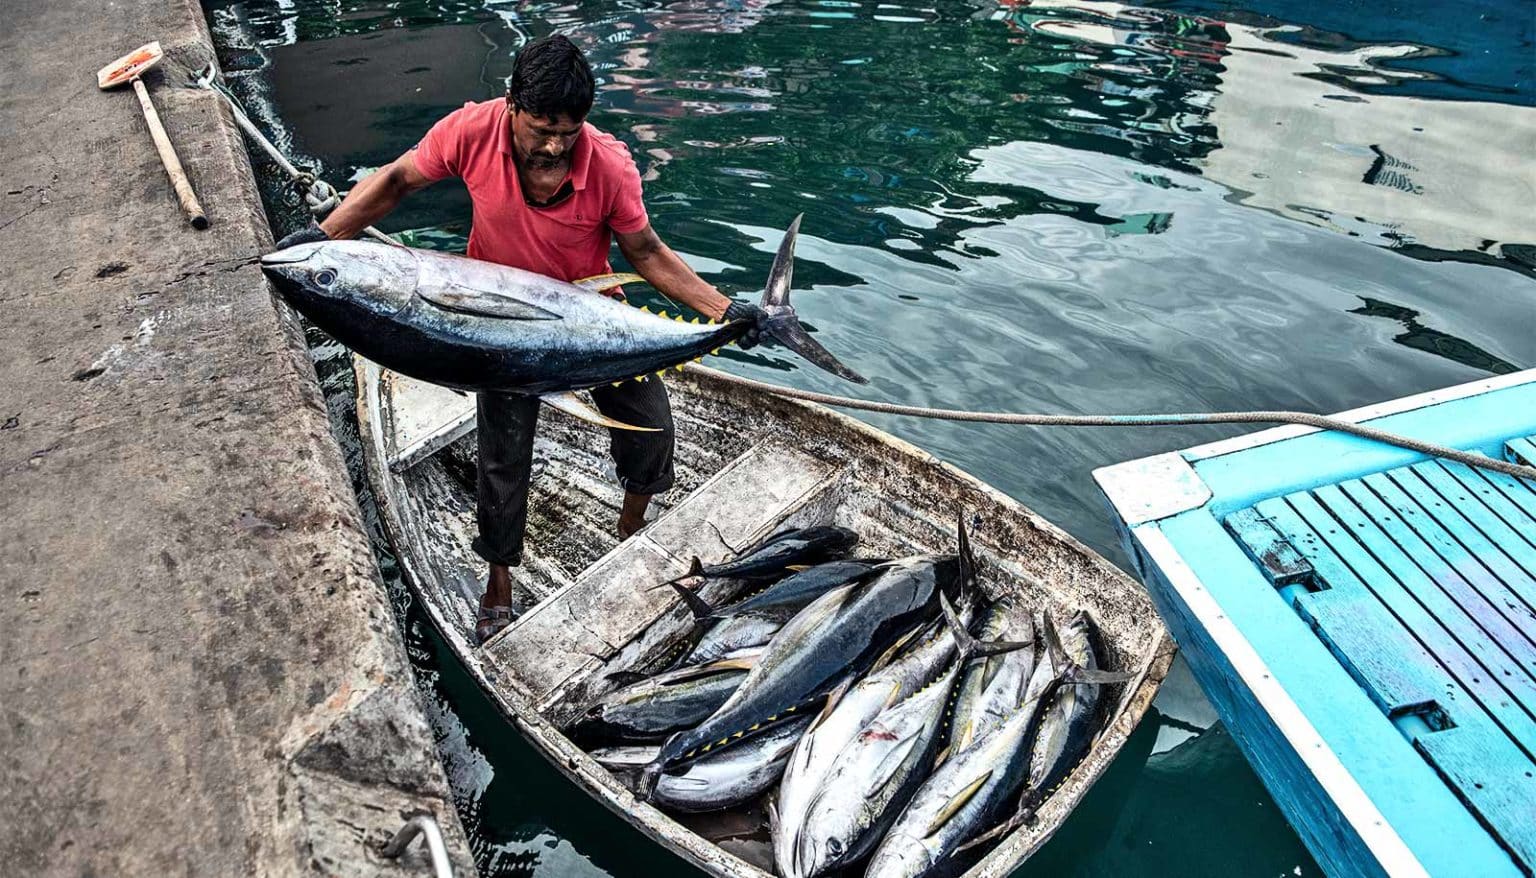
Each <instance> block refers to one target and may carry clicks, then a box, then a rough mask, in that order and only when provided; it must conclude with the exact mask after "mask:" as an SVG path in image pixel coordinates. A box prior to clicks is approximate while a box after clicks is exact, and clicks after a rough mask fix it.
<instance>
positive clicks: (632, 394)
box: [592, 378, 675, 496]
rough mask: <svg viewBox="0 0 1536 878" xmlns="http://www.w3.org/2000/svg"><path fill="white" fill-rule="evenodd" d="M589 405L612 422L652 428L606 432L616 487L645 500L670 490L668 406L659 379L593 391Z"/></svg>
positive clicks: (670, 460)
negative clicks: (616, 479) (591, 403)
mask: <svg viewBox="0 0 1536 878" xmlns="http://www.w3.org/2000/svg"><path fill="white" fill-rule="evenodd" d="M592 401H593V402H594V403H596V404H597V408H598V410H599V411H601V412H602V413H603V414H605V415H607V416H608V417H610V418H613V419H614V420H616V421H623V422H624V423H626V424H633V425H635V426H636V427H655V428H656V432H654V433H642V432H636V431H634V430H609V431H608V435H609V443H608V450H609V452H610V453H611V454H612V455H613V466H614V470H615V471H617V473H618V476H619V486H620V487H622V488H623V489H624V490H625V491H627V492H628V493H631V494H645V495H647V496H649V495H651V494H660V493H662V492H663V491H666V490H668V489H670V488H671V487H672V484H673V481H674V480H675V474H674V472H673V467H672V452H673V446H674V444H675V443H674V435H673V432H674V431H673V425H672V405H671V403H670V401H668V399H667V388H666V385H664V384H662V383H661V379H659V378H649V379H647V380H645V381H625V382H624V383H623V384H620V385H618V386H617V387H613V386H608V387H597V388H593V390H592Z"/></svg>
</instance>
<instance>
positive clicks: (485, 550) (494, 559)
mask: <svg viewBox="0 0 1536 878" xmlns="http://www.w3.org/2000/svg"><path fill="white" fill-rule="evenodd" d="M469 547H470V548H471V549H474V550H475V554H476V555H479V556H480V558H481V559H482V560H484V561H485V562H486V563H487V564H500V565H501V566H503V567H521V566H523V554H522V553H521V552H519V553H517V554H516V555H503V554H500V553H498V552H497V551H496V550H495V549H493V548H492V547H491V546H489V545H487V544H486V542H485V540H483V539H481V538H480V537H475V539H474V541H472V542H471V543H470V544H469Z"/></svg>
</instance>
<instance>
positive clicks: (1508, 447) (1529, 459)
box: [1504, 436, 1536, 466]
mask: <svg viewBox="0 0 1536 878" xmlns="http://www.w3.org/2000/svg"><path fill="white" fill-rule="evenodd" d="M1504 450H1505V451H1506V452H1507V453H1508V454H1509V459H1510V460H1513V461H1515V462H1516V463H1523V464H1526V465H1527V466H1536V436H1526V437H1525V438H1523V439H1511V440H1510V441H1508V442H1506V443H1504Z"/></svg>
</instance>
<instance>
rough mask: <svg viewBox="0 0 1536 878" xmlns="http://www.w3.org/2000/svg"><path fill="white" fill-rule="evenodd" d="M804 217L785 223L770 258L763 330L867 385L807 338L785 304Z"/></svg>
mask: <svg viewBox="0 0 1536 878" xmlns="http://www.w3.org/2000/svg"><path fill="white" fill-rule="evenodd" d="M804 216H805V214H801V215H800V216H797V217H795V221H794V222H792V223H790V224H789V230H788V231H786V232H785V233H784V240H782V241H780V242H779V252H778V253H777V254H776V255H775V256H774V257H773V268H772V269H771V270H769V272H768V285H767V287H765V288H764V289H763V300H762V302H761V305H762V308H763V310H764V311H766V312H768V320H767V325H766V326H764V327H763V329H764V332H765V333H766V334H767V335H769V336H770V337H772V338H773V339H774V340H775V341H777V342H778V343H779V344H782V345H784V346H785V347H787V348H789V349H790V350H792V351H794V352H795V353H797V354H799V355H800V356H802V357H804V358H805V359H806V360H808V361H810V362H811V363H812V364H814V365H816V366H818V367H820V368H822V369H825V370H827V371H828V372H831V373H832V374H833V375H836V376H837V377H839V378H844V379H847V380H849V381H852V382H854V383H856V384H868V383H869V379H867V378H865V377H864V376H863V375H860V374H859V373H857V372H855V371H853V370H852V369H850V368H848V367H847V366H844V365H843V364H842V363H841V362H839V361H838V359H837V357H834V356H832V352H831V351H829V350H827V349H826V348H824V347H822V346H821V343H820V342H818V341H816V339H814V338H811V335H810V333H808V332H806V331H805V327H804V326H802V325H800V318H799V317H797V316H796V315H795V309H794V306H792V305H791V304H790V303H789V285H790V280H791V279H792V277H793V275H794V271H795V239H796V238H797V237H799V235H800V220H801V218H802V217H804Z"/></svg>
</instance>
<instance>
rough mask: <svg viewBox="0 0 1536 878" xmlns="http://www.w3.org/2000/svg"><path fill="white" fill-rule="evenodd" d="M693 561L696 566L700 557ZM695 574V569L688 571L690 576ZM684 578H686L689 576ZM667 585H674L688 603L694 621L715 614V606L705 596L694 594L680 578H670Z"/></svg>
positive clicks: (684, 601)
mask: <svg viewBox="0 0 1536 878" xmlns="http://www.w3.org/2000/svg"><path fill="white" fill-rule="evenodd" d="M693 563H694V565H695V566H697V565H698V563H699V559H697V558H695V559H693ZM693 574H694V571H692V570H690V571H688V576H692V575H693ZM682 578H683V579H686V578H687V576H684V577H682ZM667 585H670V586H672V590H673V591H675V592H677V594H678V596H679V597H681V598H682V599H683V603H685V604H687V605H688V612H690V613H692V614H693V618H694V621H697V622H702V621H704V620H705V619H708V618H709V617H710V616H712V615H714V613H715V608H714V607H711V606H710V605H709V604H708V602H706V601H705V600H704V599H703V598H701V597H699V596H698V595H696V594H694V593H693V590H692V589H690V588H688V587H687V586H685V585H683V584H682V582H681V581H680V580H678V579H671V580H668V581H667Z"/></svg>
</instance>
